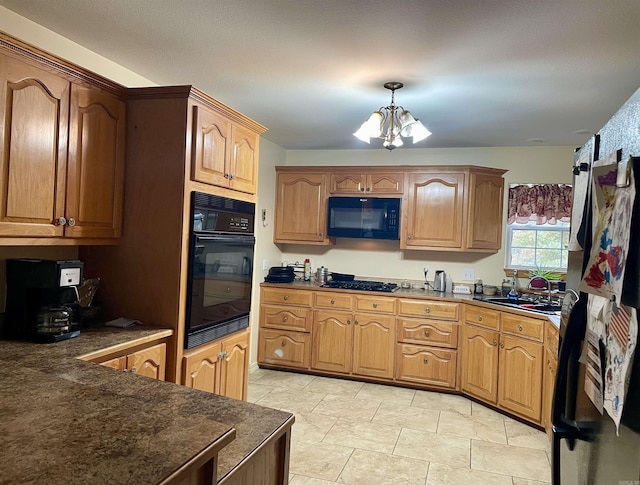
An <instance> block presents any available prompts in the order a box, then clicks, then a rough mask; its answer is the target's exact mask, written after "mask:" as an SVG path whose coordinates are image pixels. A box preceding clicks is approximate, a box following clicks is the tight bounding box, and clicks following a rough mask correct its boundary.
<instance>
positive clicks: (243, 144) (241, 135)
mask: <svg viewBox="0 0 640 485" xmlns="http://www.w3.org/2000/svg"><path fill="white" fill-rule="evenodd" d="M231 134H232V138H231V141H232V145H231V146H232V151H233V153H232V158H231V159H232V163H231V166H230V169H229V173H230V174H231V175H230V179H231V183H230V184H229V187H230V188H232V189H234V190H239V191H241V192H248V193H249V194H255V193H256V187H257V185H258V143H259V140H260V137H259V136H258V135H256V134H255V133H253V132H251V131H249V130H247V129H246V128H243V127H241V126H234V127H233V128H232V131H231Z"/></svg>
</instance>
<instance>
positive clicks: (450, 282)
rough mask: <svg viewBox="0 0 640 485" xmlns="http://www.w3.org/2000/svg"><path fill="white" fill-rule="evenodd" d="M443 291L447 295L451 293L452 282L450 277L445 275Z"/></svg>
mask: <svg viewBox="0 0 640 485" xmlns="http://www.w3.org/2000/svg"><path fill="white" fill-rule="evenodd" d="M445 290H446V292H447V293H451V292H453V280H452V279H451V276H449V275H447V282H446V284H445Z"/></svg>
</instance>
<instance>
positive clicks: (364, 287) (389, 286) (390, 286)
mask: <svg viewBox="0 0 640 485" xmlns="http://www.w3.org/2000/svg"><path fill="white" fill-rule="evenodd" d="M322 287H323V288H337V289H341V290H361V291H381V292H384V293H392V292H394V291H396V290H397V289H398V285H396V284H395V283H383V282H382V281H365V280H353V281H328V282H327V283H325V284H324V285H322Z"/></svg>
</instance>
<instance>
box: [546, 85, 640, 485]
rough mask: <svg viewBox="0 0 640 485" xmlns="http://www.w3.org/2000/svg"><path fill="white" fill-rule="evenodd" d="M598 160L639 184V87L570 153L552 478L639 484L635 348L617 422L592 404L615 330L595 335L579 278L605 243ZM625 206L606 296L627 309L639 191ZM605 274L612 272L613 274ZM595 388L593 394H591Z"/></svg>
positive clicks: (634, 293)
mask: <svg viewBox="0 0 640 485" xmlns="http://www.w3.org/2000/svg"><path fill="white" fill-rule="evenodd" d="M634 157H638V158H634ZM598 165H604V166H609V167H611V169H612V170H613V169H614V168H615V170H617V172H613V173H615V174H616V175H618V179H617V180H614V181H613V182H612V184H613V185H614V186H615V187H623V186H624V185H625V183H626V184H627V187H633V186H635V187H636V188H637V191H638V192H640V90H638V91H637V92H636V93H635V94H634V95H633V96H632V97H631V98H630V99H629V100H628V101H627V102H626V103H625V104H624V105H623V106H622V107H621V108H620V109H619V110H618V112H617V113H616V114H615V115H614V116H613V117H612V118H611V119H610V120H609V121H608V122H607V124H606V125H605V126H604V127H603V128H602V129H601V130H600V131H599V132H598V133H597V134H596V135H594V136H593V137H592V138H591V139H590V140H589V141H588V142H587V143H586V144H585V145H584V146H583V147H581V148H579V149H578V150H576V153H575V161H574V168H573V173H574V208H573V213H572V230H571V233H572V237H573V239H574V241H573V247H570V249H573V251H570V252H569V266H568V270H567V288H568V289H570V290H574V291H575V292H576V293H575V294H576V295H579V299H578V300H577V302H575V304H573V306H572V307H571V309H570V310H569V311H567V312H565V314H564V315H563V318H562V322H561V325H560V350H559V356H558V369H557V373H556V383H555V389H554V397H553V406H552V416H551V422H552V429H553V439H552V483H553V485H560V484H561V485H574V484H580V485H582V484H595V485H605V484H607V485H609V484H612V485H640V355H638V352H637V351H635V352H629V355H633V356H634V358H631V359H629V361H628V362H627V363H626V364H625V365H626V366H627V367H626V369H627V370H626V371H625V372H624V377H625V380H623V381H621V380H620V379H619V378H618V380H617V381H616V382H618V385H620V382H622V383H623V384H622V385H624V386H625V387H626V391H625V392H624V399H623V404H624V405H623V407H622V412H621V413H618V416H619V427H618V428H617V427H616V424H615V423H614V421H613V419H612V418H611V417H610V416H609V414H608V413H607V410H606V409H605V410H604V411H603V410H602V408H601V407H599V406H598V405H597V404H594V402H596V401H597V400H598V399H597V398H598V397H599V398H602V396H603V395H605V396H606V394H605V389H606V386H607V382H608V381H607V378H610V376H606V375H605V374H606V373H607V372H608V371H607V369H608V368H610V367H611V364H610V362H611V361H608V362H609V366H608V365H607V362H606V361H605V356H607V355H611V353H612V352H614V351H613V350H611V351H608V349H607V345H608V344H610V343H611V340H610V337H609V333H610V332H611V333H613V331H614V328H613V327H611V329H609V326H612V325H613V324H612V323H611V322H609V323H608V325H607V326H605V327H604V328H606V336H605V337H602V338H599V339H597V338H594V335H595V334H594V332H593V330H592V328H593V325H594V323H593V321H594V320H593V317H592V315H594V314H595V310H594V309H593V307H592V306H591V305H593V302H594V301H595V299H594V298H593V297H592V296H591V295H592V292H591V291H590V288H589V289H587V288H585V280H588V279H589V277H590V276H591V274H590V268H591V264H592V263H593V259H592V258H593V256H594V254H595V252H597V250H598V247H599V245H600V244H602V243H603V242H602V233H601V230H602V225H603V224H605V223H606V221H604V222H603V220H602V217H601V214H599V213H598V207H597V200H596V199H597V197H598V193H597V189H596V188H594V187H595V184H594V178H598V177H597V176H596V174H597V173H598V172H597V170H598V168H597V167H598ZM625 177H626V179H625ZM632 184H635V185H632ZM611 190H628V189H623V188H615V189H613V188H612V189H611ZM630 207H631V209H630V210H629V211H628V212H627V213H628V221H629V222H625V223H624V226H625V227H627V228H628V230H629V231H628V248H627V250H626V254H625V253H624V252H623V256H624V257H621V258H620V261H618V263H619V265H620V267H619V268H618V269H620V268H622V267H623V268H624V272H623V275H622V276H621V277H620V282H619V286H618V292H617V294H615V295H611V296H609V297H607V299H608V301H612V302H614V303H615V304H616V305H621V306H622V305H624V306H626V307H627V309H629V308H640V284H639V283H640V194H638V195H637V196H636V197H635V200H634V201H633V202H632V203H630ZM576 215H578V216H579V217H576ZM598 222H599V224H600V226H598ZM619 222H620V219H616V218H615V217H613V218H610V219H609V223H611V224H613V225H615V224H618V226H619V225H620V224H619ZM605 230H606V229H605ZM604 234H606V232H605V233H604ZM594 246H596V248H595V249H594ZM614 266H615V265H614ZM605 276H606V277H607V278H610V277H611V274H605ZM568 293H570V292H568ZM616 297H617V301H616ZM590 299H591V303H589V300H590ZM571 303H573V302H571ZM631 311H632V312H633V310H631ZM632 314H633V313H632ZM612 321H613V320H612ZM637 340H638V339H637V334H636V335H635V339H632V337H628V338H627V340H626V342H627V343H628V344H629V347H630V348H631V347H633V346H634V345H635V344H636V343H637ZM620 341H622V339H621V340H620ZM589 345H590V346H589ZM622 347H624V346H622ZM591 350H593V351H595V352H594V353H593V354H591V358H592V359H593V356H594V355H595V356H596V358H595V361H594V360H592V361H591V363H589V362H590V361H589V358H590V357H589V355H590V354H589V351H591ZM608 352H609V353H608ZM597 360H599V362H597ZM598 365H599V366H600V376H599V377H600V378H601V379H600V382H598V381H597V380H596V381H594V379H593V376H594V374H593V369H596V368H598ZM625 383H628V384H626V385H625ZM585 389H589V391H587V390H585ZM589 392H590V393H591V395H590V394H589ZM596 394H598V396H596V398H594V395H596ZM609 396H611V394H610V391H609ZM603 400H604V401H605V402H606V399H603ZM599 404H600V406H601V405H602V403H599ZM618 404H619V403H618V402H615V403H614V405H618ZM609 406H610V407H611V404H609Z"/></svg>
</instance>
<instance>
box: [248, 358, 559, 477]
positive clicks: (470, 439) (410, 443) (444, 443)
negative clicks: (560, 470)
mask: <svg viewBox="0 0 640 485" xmlns="http://www.w3.org/2000/svg"><path fill="white" fill-rule="evenodd" d="M248 400H249V401H250V402H255V403H257V404H260V405H263V406H268V407H272V408H278V409H283V410H286V411H289V412H291V413H294V414H295V417H296V422H295V424H294V425H293V433H292V439H291V462H290V472H291V474H290V484H291V485H327V484H332V483H342V484H347V485H371V484H376V485H450V484H455V485H467V484H469V485H485V484H486V485H489V484H490V485H542V484H545V483H549V482H550V481H551V469H550V468H551V467H550V464H549V463H550V462H549V457H550V455H549V441H548V440H547V437H546V435H545V434H544V433H543V432H541V431H538V430H536V429H534V428H531V427H530V426H527V425H524V424H522V423H520V422H518V421H515V420H513V419H511V418H509V417H506V416H503V415H502V414H499V413H497V412H495V411H493V410H491V409H489V408H486V407H484V406H482V405H480V404H477V403H475V402H472V401H470V400H468V399H466V398H464V397H461V396H454V395H450V394H441V393H438V392H428V391H414V390H412V389H404V388H399V387H392V386H383V385H378V384H369V383H363V382H355V381H348V380H343V379H332V378H327V377H316V376H310V375H306V374H296V373H290V372H279V371H272V370H266V369H257V370H255V371H253V372H251V373H250V374H249V399H248Z"/></svg>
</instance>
